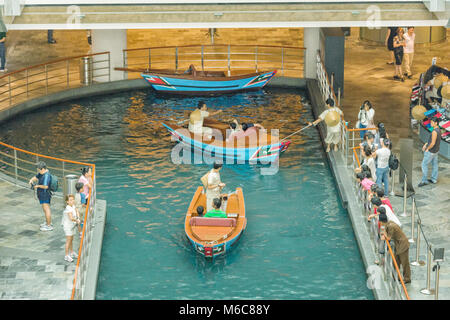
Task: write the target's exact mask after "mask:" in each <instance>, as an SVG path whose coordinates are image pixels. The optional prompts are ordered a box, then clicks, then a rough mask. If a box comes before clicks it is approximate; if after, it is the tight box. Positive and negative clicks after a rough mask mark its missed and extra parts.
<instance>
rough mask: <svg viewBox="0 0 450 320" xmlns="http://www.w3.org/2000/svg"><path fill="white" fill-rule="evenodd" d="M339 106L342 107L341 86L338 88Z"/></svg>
mask: <svg viewBox="0 0 450 320" xmlns="http://www.w3.org/2000/svg"><path fill="white" fill-rule="evenodd" d="M337 104H338V107H341V87H339V88H338V101H337Z"/></svg>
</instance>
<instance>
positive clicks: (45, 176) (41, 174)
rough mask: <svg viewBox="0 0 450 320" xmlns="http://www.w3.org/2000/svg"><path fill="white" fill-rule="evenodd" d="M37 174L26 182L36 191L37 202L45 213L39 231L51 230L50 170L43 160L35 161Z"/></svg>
mask: <svg viewBox="0 0 450 320" xmlns="http://www.w3.org/2000/svg"><path fill="white" fill-rule="evenodd" d="M37 170H38V174H37V175H36V176H35V177H33V178H31V179H30V181H29V182H28V183H29V184H30V185H31V187H32V188H33V189H35V190H36V192H37V197H38V199H39V203H40V204H41V205H42V210H43V211H44V215H45V222H44V223H43V224H41V225H40V230H41V231H52V230H53V225H52V213H51V210H50V202H51V199H52V195H51V193H50V183H51V176H50V171H48V169H47V165H46V164H45V162H44V161H40V162H38V163H37Z"/></svg>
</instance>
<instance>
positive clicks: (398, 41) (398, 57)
mask: <svg viewBox="0 0 450 320" xmlns="http://www.w3.org/2000/svg"><path fill="white" fill-rule="evenodd" d="M404 33H405V32H404V31H403V28H398V29H397V34H396V36H395V37H394V57H395V75H394V79H395V80H401V81H405V78H404V77H403V73H402V62H403V47H405V46H406V42H405V38H404V37H403V34H404Z"/></svg>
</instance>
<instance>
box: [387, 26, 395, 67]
mask: <svg viewBox="0 0 450 320" xmlns="http://www.w3.org/2000/svg"><path fill="white" fill-rule="evenodd" d="M396 33H397V27H389V28H388V31H387V34H386V40H385V41H384V44H385V46H386V47H387V49H388V50H389V62H386V63H387V64H391V65H393V64H394V62H395V58H394V37H395V34H396Z"/></svg>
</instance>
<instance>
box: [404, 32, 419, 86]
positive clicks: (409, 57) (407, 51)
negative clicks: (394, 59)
mask: <svg viewBox="0 0 450 320" xmlns="http://www.w3.org/2000/svg"><path fill="white" fill-rule="evenodd" d="M403 38H405V43H406V46H405V47H404V48H403V58H404V59H403V62H404V64H405V76H407V77H408V78H409V79H411V78H412V73H411V65H412V62H413V58H414V40H415V39H416V34H415V33H414V27H408V32H407V33H405V34H404V35H403Z"/></svg>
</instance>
